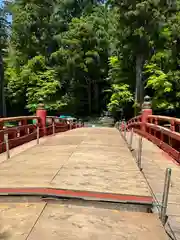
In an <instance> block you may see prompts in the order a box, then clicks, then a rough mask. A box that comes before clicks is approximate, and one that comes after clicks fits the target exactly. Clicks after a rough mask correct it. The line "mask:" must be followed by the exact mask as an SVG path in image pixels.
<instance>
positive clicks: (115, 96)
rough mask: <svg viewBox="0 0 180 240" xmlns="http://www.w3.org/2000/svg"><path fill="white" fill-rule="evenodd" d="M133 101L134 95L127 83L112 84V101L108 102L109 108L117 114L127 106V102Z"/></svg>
mask: <svg viewBox="0 0 180 240" xmlns="http://www.w3.org/2000/svg"><path fill="white" fill-rule="evenodd" d="M132 102H133V95H132V93H131V92H130V91H129V86H128V85H127V84H123V85H117V84H113V85H112V95H111V98H110V102H109V103H108V110H109V111H110V112H111V113H112V114H115V113H116V112H119V111H120V110H121V109H123V108H125V107H126V105H127V104H129V103H132Z"/></svg>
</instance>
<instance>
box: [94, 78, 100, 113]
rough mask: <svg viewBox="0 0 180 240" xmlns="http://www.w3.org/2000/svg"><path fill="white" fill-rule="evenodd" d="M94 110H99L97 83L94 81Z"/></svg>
mask: <svg viewBox="0 0 180 240" xmlns="http://www.w3.org/2000/svg"><path fill="white" fill-rule="evenodd" d="M94 103H95V105H94V110H95V112H96V113H98V112H99V86H98V84H97V83H94Z"/></svg>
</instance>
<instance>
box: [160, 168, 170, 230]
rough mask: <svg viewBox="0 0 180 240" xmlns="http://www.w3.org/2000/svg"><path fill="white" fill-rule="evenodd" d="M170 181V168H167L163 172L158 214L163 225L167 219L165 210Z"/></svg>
mask: <svg viewBox="0 0 180 240" xmlns="http://www.w3.org/2000/svg"><path fill="white" fill-rule="evenodd" d="M170 181H171V169H170V168H167V169H166V174H165V180H164V191H163V198H162V206H161V214H160V218H161V221H162V224H163V225H165V224H166V220H167V216H166V212H167V204H168V196H169V188H170Z"/></svg>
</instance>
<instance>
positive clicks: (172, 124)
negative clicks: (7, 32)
mask: <svg viewBox="0 0 180 240" xmlns="http://www.w3.org/2000/svg"><path fill="white" fill-rule="evenodd" d="M127 128H128V129H131V128H134V131H135V132H136V133H138V134H139V135H141V136H143V137H145V138H147V139H148V140H150V141H152V142H153V143H155V144H156V145H157V146H159V147H160V148H162V149H163V150H164V151H165V152H167V153H168V154H170V155H171V156H172V157H173V158H174V159H175V160H176V161H178V162H179V163H180V119H178V118H173V117H167V116H158V115H148V116H147V117H146V121H144V122H142V115H141V116H138V117H135V118H132V119H130V120H129V121H128V123H127Z"/></svg>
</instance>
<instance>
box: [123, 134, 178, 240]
mask: <svg viewBox="0 0 180 240" xmlns="http://www.w3.org/2000/svg"><path fill="white" fill-rule="evenodd" d="M138 139H139V136H138V135H137V134H134V137H133V144H132V148H133V149H134V154H135V155H137V152H138ZM129 140H130V133H127V142H129ZM142 168H143V171H142V172H143V174H144V176H145V178H146V180H147V182H148V184H149V185H150V188H151V191H152V193H153V195H154V198H155V200H156V204H159V205H160V204H161V201H162V196H163V187H164V178H165V171H166V168H171V169H172V175H171V184H170V191H169V199H168V209H167V215H168V222H167V224H166V229H167V231H168V232H169V233H170V234H171V236H173V239H175V240H176V239H177V240H180V166H179V165H178V164H177V163H175V161H174V160H173V159H172V158H171V157H170V156H169V155H168V154H167V153H165V152H163V151H162V150H161V149H159V148H158V147H157V146H156V145H154V144H153V143H151V142H150V141H148V140H147V139H144V138H143V142H142ZM156 210H158V208H156Z"/></svg>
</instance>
